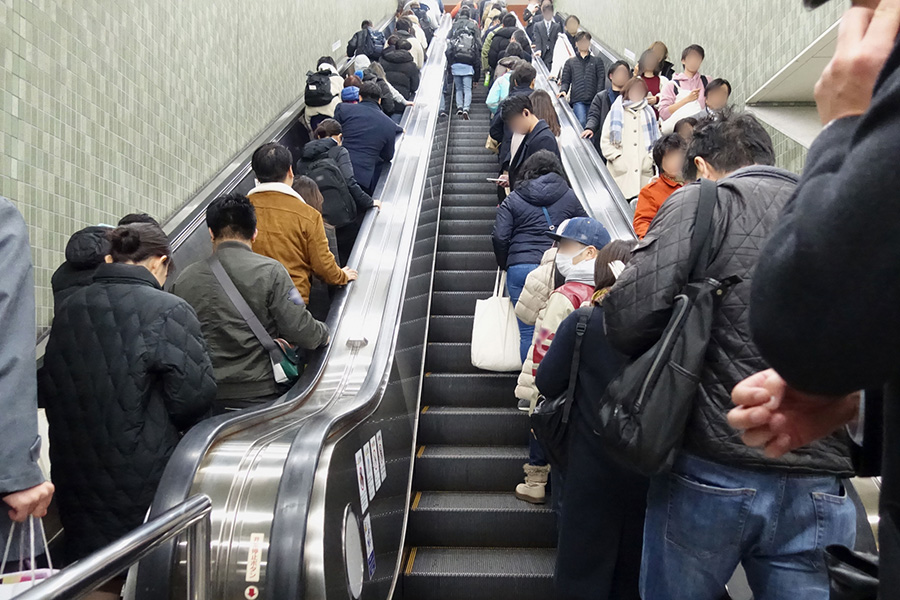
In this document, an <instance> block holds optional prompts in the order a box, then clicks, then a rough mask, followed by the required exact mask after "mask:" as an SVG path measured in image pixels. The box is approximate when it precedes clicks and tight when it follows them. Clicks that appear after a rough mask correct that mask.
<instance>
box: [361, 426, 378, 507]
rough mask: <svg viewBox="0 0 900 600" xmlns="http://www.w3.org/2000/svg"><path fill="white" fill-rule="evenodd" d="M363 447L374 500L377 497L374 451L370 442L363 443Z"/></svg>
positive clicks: (367, 479) (370, 494)
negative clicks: (373, 468)
mask: <svg viewBox="0 0 900 600" xmlns="http://www.w3.org/2000/svg"><path fill="white" fill-rule="evenodd" d="M362 449H363V456H364V457H365V459H366V482H367V483H368V484H369V486H368V488H369V500H372V499H374V498H375V473H374V472H373V470H372V451H371V450H370V449H369V444H368V442H366V443H365V444H363V447H362ZM363 512H365V511H363Z"/></svg>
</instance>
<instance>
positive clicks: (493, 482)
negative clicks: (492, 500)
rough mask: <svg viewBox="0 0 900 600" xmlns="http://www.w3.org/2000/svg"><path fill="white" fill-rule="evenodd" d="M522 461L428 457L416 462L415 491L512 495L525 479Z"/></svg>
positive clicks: (514, 459) (515, 459)
mask: <svg viewBox="0 0 900 600" xmlns="http://www.w3.org/2000/svg"><path fill="white" fill-rule="evenodd" d="M527 460H528V459H527V456H522V457H521V458H519V457H516V458H498V457H491V458H471V457H468V458H426V457H420V458H417V459H416V466H415V471H414V474H413V489H414V490H431V491H437V492H457V491H465V492H505V491H507V492H510V493H513V492H514V491H515V489H516V485H518V484H519V483H521V482H522V481H523V479H524V477H525V475H524V472H523V471H522V465H524V464H525V462H526V461H527Z"/></svg>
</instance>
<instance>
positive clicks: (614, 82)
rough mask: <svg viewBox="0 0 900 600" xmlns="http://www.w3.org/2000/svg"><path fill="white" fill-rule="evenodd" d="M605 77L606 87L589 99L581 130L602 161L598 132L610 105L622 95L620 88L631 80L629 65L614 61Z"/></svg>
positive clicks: (601, 128)
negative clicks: (589, 103) (592, 144)
mask: <svg viewBox="0 0 900 600" xmlns="http://www.w3.org/2000/svg"><path fill="white" fill-rule="evenodd" d="M606 78H607V79H609V82H608V83H607V85H606V89H603V90H600V91H599V92H597V94H596V95H595V96H594V99H593V100H591V107H590V108H589V109H588V115H587V123H585V126H584V131H582V132H581V137H582V138H585V139H589V140H592V141H593V142H594V147H595V148H596V149H597V152H598V153H599V154H600V158H602V159H603V162H604V163H605V162H606V157H605V156H603V153H602V150H601V147H600V132H601V131H602V130H603V123H605V122H606V117H607V115H609V111H610V110H612V105H613V104H615V102H616V100H617V99H618V98H619V96H621V95H622V88H624V87H625V84H626V83H628V82H629V81H630V80H631V65H629V64H628V63H627V62H625V61H624V60H619V61H616V62H614V63H613V64H611V65H610V66H609V69H608V70H607V72H606Z"/></svg>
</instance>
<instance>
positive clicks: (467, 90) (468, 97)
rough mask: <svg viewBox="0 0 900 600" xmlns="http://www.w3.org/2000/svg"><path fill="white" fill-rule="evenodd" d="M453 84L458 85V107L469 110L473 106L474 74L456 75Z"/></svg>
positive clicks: (464, 110) (465, 110)
mask: <svg viewBox="0 0 900 600" xmlns="http://www.w3.org/2000/svg"><path fill="white" fill-rule="evenodd" d="M453 85H454V86H456V108H458V109H459V110H461V111H463V112H469V109H470V108H472V76H471V75H454V76H453Z"/></svg>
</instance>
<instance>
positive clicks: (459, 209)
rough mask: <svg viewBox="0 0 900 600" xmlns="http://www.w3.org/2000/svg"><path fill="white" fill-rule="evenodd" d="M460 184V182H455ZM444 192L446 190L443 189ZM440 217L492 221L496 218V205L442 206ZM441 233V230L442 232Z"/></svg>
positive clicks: (448, 219)
mask: <svg viewBox="0 0 900 600" xmlns="http://www.w3.org/2000/svg"><path fill="white" fill-rule="evenodd" d="M457 185H460V184H457ZM445 193H446V191H445ZM441 219H442V220H446V221H450V220H455V219H458V220H461V221H479V220H480V221H490V222H491V223H493V222H494V221H496V220H497V207H496V206H480V207H478V206H446V205H445V206H443V207H442V208H441ZM442 233H443V232H442Z"/></svg>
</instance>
